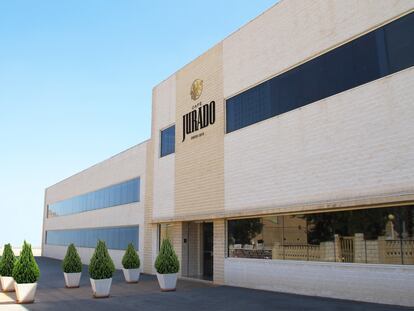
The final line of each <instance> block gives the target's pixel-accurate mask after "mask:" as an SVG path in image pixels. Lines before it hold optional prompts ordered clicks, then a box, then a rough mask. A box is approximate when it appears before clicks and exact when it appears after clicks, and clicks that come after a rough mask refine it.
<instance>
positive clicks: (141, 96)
mask: <svg viewBox="0 0 414 311" xmlns="http://www.w3.org/2000/svg"><path fill="white" fill-rule="evenodd" d="M275 2H276V1H275V0H255V1H251V0H226V1H223V0H217V1H216V0H214V1H212V0H209V1H179V0H177V1H160V0H156V1H155V0H153V1H139V0H134V1H132V0H60V1H55V0H50V1H46V0H38V1H31V0H25V1H21V0H13V1H11V0H10V1H0V138H1V144H2V148H1V152H0V171H1V173H0V195H1V201H0V210H1V214H0V215H1V218H0V224H1V227H0V228H1V229H0V230H1V232H0V244H1V245H2V244H4V243H6V242H10V243H12V244H14V245H19V244H21V243H22V241H23V239H27V240H28V241H29V242H31V243H32V244H33V245H34V246H37V245H40V241H41V227H42V217H43V197H44V189H45V188H46V187H47V186H49V185H52V184H54V183H56V182H57V181H59V180H61V179H63V178H65V177H68V176H70V175H73V174H74V173H76V172H78V171H80V170H82V169H84V168H87V167H88V166H91V165H93V164H94V163H97V162H100V161H102V160H104V159H106V158H108V157H110V156H111V155H113V154H116V153H118V152H120V151H122V150H124V149H126V148H128V147H130V146H133V145H135V144H137V143H139V142H141V141H143V140H145V139H147V138H149V136H150V120H151V116H150V111H151V92H152V88H153V86H154V85H156V84H158V83H159V82H160V81H162V80H163V79H165V78H166V77H168V76H169V75H171V74H172V73H173V72H175V71H176V70H178V69H179V68H180V67H182V66H183V65H185V64H186V63H188V62H190V61H191V60H193V59H194V58H196V57H197V56H198V55H200V54H202V53H203V52H204V51H205V50H207V49H208V48H210V47H211V46H213V45H214V44H215V43H217V42H219V41H220V40H222V39H223V38H224V37H226V36H227V35H229V34H230V33H232V32H234V31H235V30H237V29H238V28H239V27H240V26H242V25H244V24H245V23H246V22H248V21H249V20H251V19H253V18H254V17H255V16H257V15H259V14H260V13H261V12H263V11H264V10H266V9H267V8H269V7H270V6H272V5H273V4H274V3H275Z"/></svg>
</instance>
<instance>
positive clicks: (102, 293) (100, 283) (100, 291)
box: [90, 278, 112, 298]
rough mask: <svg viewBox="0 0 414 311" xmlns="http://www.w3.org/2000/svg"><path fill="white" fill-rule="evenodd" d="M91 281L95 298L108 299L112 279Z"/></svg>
mask: <svg viewBox="0 0 414 311" xmlns="http://www.w3.org/2000/svg"><path fill="white" fill-rule="evenodd" d="M90 280H91V286H92V292H93V296H94V297H95V298H104V297H109V292H110V290H111V284H112V278H110V279H102V280H94V279H90Z"/></svg>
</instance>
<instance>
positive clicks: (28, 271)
mask: <svg viewBox="0 0 414 311" xmlns="http://www.w3.org/2000/svg"><path fill="white" fill-rule="evenodd" d="M39 277H40V270H39V266H38V265H37V263H36V260H35V259H34V257H33V253H32V246H31V245H30V244H28V243H26V241H24V243H23V248H22V251H21V253H20V256H19V258H18V259H17V260H16V262H15V264H14V268H13V278H14V280H15V281H16V283H19V284H22V283H35V282H36V281H37V280H38V279H39Z"/></svg>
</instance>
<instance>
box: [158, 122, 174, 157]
mask: <svg viewBox="0 0 414 311" xmlns="http://www.w3.org/2000/svg"><path fill="white" fill-rule="evenodd" d="M174 152H175V125H173V126H170V127H169V128H166V129H165V130H162V131H161V157H164V156H166V155H169V154H171V153H174Z"/></svg>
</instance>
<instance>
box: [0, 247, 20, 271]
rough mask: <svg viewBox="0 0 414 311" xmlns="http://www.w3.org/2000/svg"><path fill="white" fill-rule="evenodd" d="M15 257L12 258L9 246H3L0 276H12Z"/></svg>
mask: <svg viewBox="0 0 414 311" xmlns="http://www.w3.org/2000/svg"><path fill="white" fill-rule="evenodd" d="M15 261H16V257H14V253H13V250H12V248H11V245H10V244H6V245H4V250H3V256H2V257H1V260H0V275H1V276H12V273H13V267H14V263H15Z"/></svg>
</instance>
